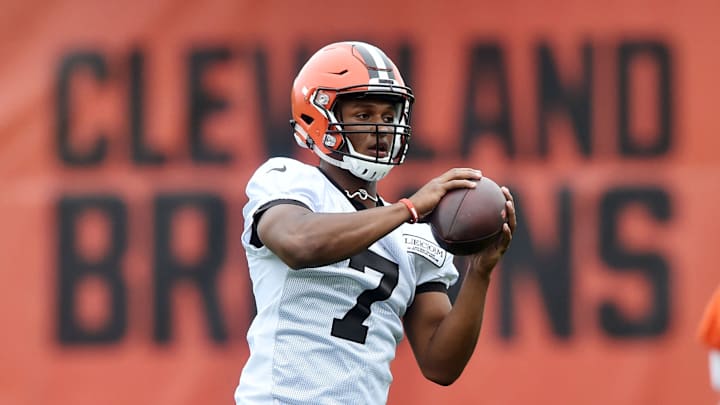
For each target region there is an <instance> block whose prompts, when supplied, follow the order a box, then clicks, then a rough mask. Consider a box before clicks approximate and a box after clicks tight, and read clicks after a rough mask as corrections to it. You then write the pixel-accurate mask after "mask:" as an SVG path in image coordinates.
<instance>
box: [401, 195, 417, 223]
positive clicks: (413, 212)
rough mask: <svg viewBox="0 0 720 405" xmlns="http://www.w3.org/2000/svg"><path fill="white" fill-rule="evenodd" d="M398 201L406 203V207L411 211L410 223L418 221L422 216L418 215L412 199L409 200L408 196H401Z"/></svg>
mask: <svg viewBox="0 0 720 405" xmlns="http://www.w3.org/2000/svg"><path fill="white" fill-rule="evenodd" d="M398 202H401V203H403V205H405V208H407V209H408V211H410V219H409V220H408V222H409V223H411V224H414V223H415V222H417V221H418V219H420V217H419V216H418V212H417V210H416V209H415V206H414V205H413V203H412V201H410V200H408V199H407V198H401V199H400V200H398Z"/></svg>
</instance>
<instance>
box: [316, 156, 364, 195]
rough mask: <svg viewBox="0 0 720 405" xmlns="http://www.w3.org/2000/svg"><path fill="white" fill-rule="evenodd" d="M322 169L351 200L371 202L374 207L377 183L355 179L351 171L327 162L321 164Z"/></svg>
mask: <svg viewBox="0 0 720 405" xmlns="http://www.w3.org/2000/svg"><path fill="white" fill-rule="evenodd" d="M320 169H321V170H322V171H323V172H325V174H326V175H327V176H328V177H330V178H331V179H332V180H333V181H334V182H335V183H337V184H338V186H340V187H341V188H342V189H343V190H345V191H347V193H346V194H348V195H349V198H355V199H358V200H363V201H369V202H370V203H372V204H373V205H374V204H375V200H376V198H377V182H375V181H366V180H363V179H361V178H358V177H355V176H354V175H353V174H352V173H350V172H349V171H347V170H345V169H341V168H339V167H337V166H333V165H331V164H329V163H325V162H320ZM360 190H363V191H360ZM351 196H352V197H351ZM362 197H365V198H362Z"/></svg>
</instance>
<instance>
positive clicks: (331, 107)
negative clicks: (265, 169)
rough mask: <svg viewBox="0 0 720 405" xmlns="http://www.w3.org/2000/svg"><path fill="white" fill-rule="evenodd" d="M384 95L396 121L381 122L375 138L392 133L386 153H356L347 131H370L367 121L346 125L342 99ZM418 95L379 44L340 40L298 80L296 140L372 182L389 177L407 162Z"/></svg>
mask: <svg viewBox="0 0 720 405" xmlns="http://www.w3.org/2000/svg"><path fill="white" fill-rule="evenodd" d="M344 97H380V98H383V99H388V100H391V101H392V102H394V103H395V106H396V107H395V108H396V114H395V119H394V122H393V123H392V124H386V123H383V124H375V136H377V137H380V136H387V135H392V144H391V146H390V153H388V154H387V156H385V157H379V156H369V155H364V154H361V153H358V152H356V151H355V150H354V149H353V146H352V143H351V142H350V141H349V140H348V138H347V136H346V135H347V134H350V133H358V132H362V133H367V132H368V130H367V127H368V125H367V124H362V126H363V127H364V129H362V130H360V129H359V127H358V124H345V123H343V122H340V121H339V120H338V118H337V115H336V111H335V108H336V106H337V101H338V99H342V98H344ZM413 100H414V97H413V93H412V90H411V89H410V88H409V87H408V86H406V85H405V82H404V81H403V78H402V76H401V75H400V72H399V71H398V69H397V67H396V66H395V64H394V63H393V62H392V61H391V60H390V58H388V57H387V55H385V53H384V52H383V51H382V50H380V49H379V48H377V47H375V46H373V45H370V44H367V43H364V42H338V43H334V44H330V45H327V46H325V47H323V48H322V49H320V50H319V51H317V52H316V53H315V54H314V55H313V56H312V57H310V59H309V60H308V61H307V63H305V65H304V66H303V68H302V69H301V70H300V73H298V75H297V77H296V78H295V82H294V83H293V88H292V92H291V105H292V116H293V119H292V120H291V121H290V122H291V125H292V127H293V131H294V136H295V140H296V141H297V143H298V144H299V145H300V146H302V147H304V148H309V149H311V150H313V151H314V152H315V153H316V154H317V155H318V156H319V157H320V158H321V159H323V160H325V161H327V162H329V163H331V164H333V165H335V166H338V167H341V168H343V169H346V170H349V171H350V172H351V173H353V174H354V175H355V176H357V177H359V178H362V179H364V180H366V181H376V180H379V179H381V178H383V177H384V176H385V175H386V174H387V173H388V172H389V171H390V169H392V168H393V167H395V166H397V165H399V164H401V163H403V161H404V160H405V155H406V153H407V149H408V142H409V140H410V136H411V130H410V110H411V107H412V103H413Z"/></svg>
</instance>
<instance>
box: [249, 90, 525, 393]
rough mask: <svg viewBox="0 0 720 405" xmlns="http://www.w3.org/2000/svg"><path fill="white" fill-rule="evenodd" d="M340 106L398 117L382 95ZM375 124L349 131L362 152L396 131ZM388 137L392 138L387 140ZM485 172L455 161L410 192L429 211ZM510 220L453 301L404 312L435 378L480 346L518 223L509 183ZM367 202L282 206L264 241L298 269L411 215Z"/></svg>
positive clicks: (336, 255)
mask: <svg viewBox="0 0 720 405" xmlns="http://www.w3.org/2000/svg"><path fill="white" fill-rule="evenodd" d="M337 113H338V114H339V116H340V117H342V119H343V122H346V123H368V124H382V123H391V122H393V120H394V116H395V108H394V107H393V104H392V103H390V102H387V101H382V100H377V99H375V100H373V99H363V100H347V101H344V102H343V103H341V104H340V105H339V107H338V110H337ZM374 131H375V126H374V125H369V126H368V133H367V134H362V133H361V134H353V135H350V136H349V138H350V142H352V144H353V147H354V148H355V150H356V151H357V152H359V153H362V154H365V155H368V156H375V155H376V153H378V150H380V151H382V150H384V149H387V145H388V144H389V142H390V139H389V138H391V136H390V135H387V136H384V137H380V140H379V142H380V143H381V144H380V145H379V144H378V138H377V137H376V136H375V135H374ZM386 138H388V139H386ZM320 167H321V168H322V169H323V170H324V171H325V173H326V174H327V175H328V176H330V177H331V178H332V179H333V180H334V181H336V182H337V183H338V184H339V185H340V186H341V187H343V188H345V189H346V190H349V191H354V190H357V189H359V188H364V189H366V190H367V191H368V193H369V194H370V195H373V196H375V195H376V192H377V184H376V182H368V181H365V180H363V179H360V178H357V177H355V176H354V175H353V174H351V173H350V172H348V171H346V170H344V169H341V168H339V167H336V166H333V165H331V164H329V163H326V162H324V161H321V162H320ZM481 177H482V174H481V173H480V171H479V170H475V169H472V168H454V169H450V170H448V171H447V172H445V173H443V174H441V175H440V176H438V177H436V178H434V179H432V180H430V181H429V182H428V183H427V184H425V185H424V186H422V187H421V188H420V189H419V190H418V191H417V192H416V193H415V194H413V195H412V196H411V197H409V199H410V201H411V202H412V203H413V205H414V206H415V208H416V209H417V211H418V213H419V215H420V217H423V216H425V215H427V214H428V213H430V212H431V211H432V210H433V209H434V208H435V206H436V205H437V204H438V202H439V201H440V199H441V198H442V197H443V196H444V195H445V193H447V192H448V191H449V190H452V189H455V188H463V187H467V188H472V187H475V181H477V180H479V179H480V178H481ZM503 193H504V194H505V198H506V200H507V201H506V203H505V210H506V214H507V219H508V221H507V223H506V224H504V225H503V232H502V235H501V236H500V237H499V238H498V240H497V241H496V243H495V244H493V245H490V246H489V247H487V248H486V249H484V250H483V251H481V252H479V253H477V254H474V255H472V256H468V261H467V262H468V268H467V272H466V274H465V279H464V281H463V284H462V286H461V287H460V291H459V293H458V296H457V299H456V301H455V304H454V305H452V304H451V303H450V300H449V298H448V296H447V294H444V293H441V292H426V293H422V294H418V295H417V296H416V297H415V300H414V302H413V303H412V305H411V306H410V307H409V308H408V310H407V312H406V314H405V317H404V320H403V322H404V326H405V332H406V335H407V337H408V341H409V342H410V345H411V347H412V349H413V353H414V354H415V358H416V360H417V363H418V365H419V367H420V370H421V371H422V373H423V375H424V376H425V377H426V378H428V379H429V380H431V381H434V382H435V383H437V384H441V385H449V384H452V383H453V382H454V381H455V380H456V379H457V378H458V377H459V376H460V374H461V373H462V371H463V369H464V368H465V366H466V365H467V363H468V361H469V360H470V357H471V356H472V353H473V351H474V349H475V345H476V343H477V339H478V336H479V334H480V328H481V325H482V319H483V312H484V307H485V298H486V296H487V290H488V286H489V285H490V278H491V275H492V271H493V269H494V268H495V266H496V264H497V262H498V261H499V260H500V258H501V257H502V256H503V255H504V254H505V251H506V250H507V248H508V246H509V245H510V241H511V240H512V235H513V232H514V231H515V228H516V226H517V219H516V215H515V207H514V204H513V197H512V195H511V194H510V191H509V190H508V189H507V188H506V187H503ZM359 201H360V202H361V203H363V204H365V205H366V207H368V209H366V210H361V211H358V212H349V213H333V214H328V213H315V212H312V211H310V210H308V209H306V208H303V207H299V206H296V205H289V204H283V205H276V206H273V207H272V208H270V209H268V211H267V212H266V213H265V214H264V215H263V217H262V220H261V221H260V222H259V223H258V228H257V230H258V236H259V237H260V239H261V240H262V241H263V243H264V244H265V245H266V246H267V247H268V248H269V249H270V250H272V251H273V252H274V253H275V254H276V255H277V256H278V257H280V259H282V260H283V261H284V262H285V263H286V264H287V265H288V266H290V267H291V268H293V269H300V268H305V267H316V266H322V265H325V264H330V263H335V262H338V261H340V260H344V259H347V258H348V257H351V256H353V255H355V254H357V253H360V252H361V251H364V250H365V249H367V248H368V247H369V246H370V245H372V244H373V243H374V242H375V241H377V240H378V239H380V238H382V237H383V236H385V235H387V234H388V233H389V232H391V231H392V230H394V229H395V228H397V227H398V226H400V225H401V224H402V223H403V222H405V221H407V220H408V219H409V218H410V214H409V212H408V209H407V208H406V207H405V205H403V204H402V203H395V204H391V205H386V206H382V207H375V205H374V202H372V201H369V200H365V201H363V200H359Z"/></svg>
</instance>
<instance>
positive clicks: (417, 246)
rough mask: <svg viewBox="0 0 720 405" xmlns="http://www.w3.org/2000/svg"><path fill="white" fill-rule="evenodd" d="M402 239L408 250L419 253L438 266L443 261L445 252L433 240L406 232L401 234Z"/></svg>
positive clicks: (440, 265)
mask: <svg viewBox="0 0 720 405" xmlns="http://www.w3.org/2000/svg"><path fill="white" fill-rule="evenodd" d="M403 240H404V241H405V247H406V248H407V251H408V252H410V253H415V254H417V255H420V256H422V257H424V258H426V259H427V260H428V261H430V262H431V263H432V264H434V265H436V266H438V267H442V265H443V263H445V258H446V257H447V252H446V251H445V250H443V248H441V247H440V246H438V244H437V243H435V242H434V241H430V240H427V239H423V238H421V237H419V236H415V235H408V234H403Z"/></svg>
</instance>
